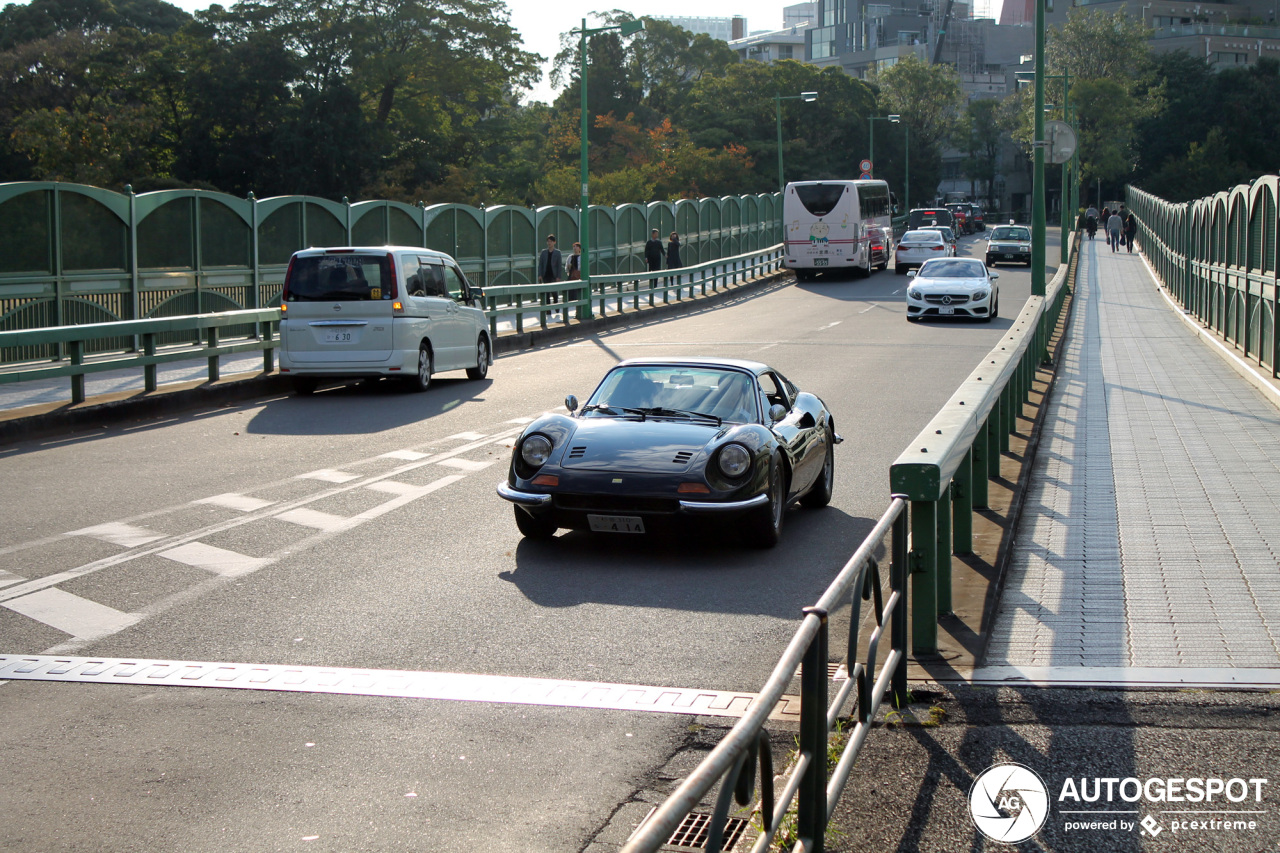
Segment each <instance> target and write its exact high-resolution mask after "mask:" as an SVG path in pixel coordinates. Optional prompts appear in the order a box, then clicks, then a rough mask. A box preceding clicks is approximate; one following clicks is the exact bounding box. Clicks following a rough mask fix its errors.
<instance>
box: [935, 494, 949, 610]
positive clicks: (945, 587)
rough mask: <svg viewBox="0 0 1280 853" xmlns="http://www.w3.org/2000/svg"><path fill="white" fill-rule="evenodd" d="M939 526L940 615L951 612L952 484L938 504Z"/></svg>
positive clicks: (939, 498)
mask: <svg viewBox="0 0 1280 853" xmlns="http://www.w3.org/2000/svg"><path fill="white" fill-rule="evenodd" d="M937 512H938V517H937V524H938V611H937V613H935V614H934V620H935V621H936V620H937V615H938V613H950V612H951V484H950V483H948V484H947V485H945V486H943V488H942V494H941V495H940V496H939V497H938V504H937Z"/></svg>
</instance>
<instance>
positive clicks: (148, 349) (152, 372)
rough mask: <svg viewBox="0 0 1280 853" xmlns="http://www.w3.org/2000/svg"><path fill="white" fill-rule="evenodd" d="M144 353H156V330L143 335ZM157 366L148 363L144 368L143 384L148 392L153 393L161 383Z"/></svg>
mask: <svg viewBox="0 0 1280 853" xmlns="http://www.w3.org/2000/svg"><path fill="white" fill-rule="evenodd" d="M142 354H143V355H148V356H151V355H155V354H156V336H155V333H154V332H147V333H146V334H144V335H143V336H142ZM156 367H157V365H154V364H147V365H144V366H143V368H142V386H143V387H144V388H145V389H146V390H147V393H148V394H150V393H153V392H154V391H155V390H156V388H157V387H159V384H160V383H159V381H158V378H159V377H158V375H157V374H158V371H157V370H156Z"/></svg>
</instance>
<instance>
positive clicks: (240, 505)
mask: <svg viewBox="0 0 1280 853" xmlns="http://www.w3.org/2000/svg"><path fill="white" fill-rule="evenodd" d="M195 503H198V504H210V505H212V506H220V507H225V508H226V509H235V510H239V511H240V512H256V511H257V510H260V509H262V508H263V507H268V506H271V505H272V504H273V503H275V501H264V500H263V499H262V498H251V497H249V496H248V495H238V494H236V493H234V492H228V493H227V494H225V495H214V496H213V497H211V498H204V499H202V500H198V501H195Z"/></svg>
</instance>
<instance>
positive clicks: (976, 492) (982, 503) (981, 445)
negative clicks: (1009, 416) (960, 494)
mask: <svg viewBox="0 0 1280 853" xmlns="http://www.w3.org/2000/svg"><path fill="white" fill-rule="evenodd" d="M990 427H991V418H990V417H989V416H988V417H987V419H986V420H985V421H983V422H982V423H981V424H979V425H978V434H977V435H975V436H974V437H973V448H972V449H971V450H970V451H969V452H970V454H971V458H970V460H969V462H970V465H969V492H970V494H971V495H972V497H971V498H970V501H969V504H970V508H971V509H986V508H987V507H988V505H989V504H988V501H989V500H990V497H989V496H988V495H989V492H988V490H987V486H988V483H987V477H988V473H987V467H988V464H989V463H988V462H987V454H988V451H989V450H990V447H991V437H990V436H989V435H988V434H987V431H988V430H989V429H990Z"/></svg>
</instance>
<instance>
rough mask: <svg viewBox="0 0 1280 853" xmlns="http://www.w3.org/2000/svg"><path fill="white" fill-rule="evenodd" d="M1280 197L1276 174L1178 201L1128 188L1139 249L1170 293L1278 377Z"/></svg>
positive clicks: (1279, 186)
mask: <svg viewBox="0 0 1280 853" xmlns="http://www.w3.org/2000/svg"><path fill="white" fill-rule="evenodd" d="M1278 198H1280V178H1277V177H1276V176H1275V175H1267V176H1265V177H1261V178H1258V179H1256V180H1254V181H1253V182H1252V183H1250V184H1241V185H1239V186H1237V187H1235V188H1233V189H1231V190H1226V191H1223V192H1220V193H1218V194H1216V195H1212V196H1208V197H1205V198H1200V199H1196V200H1195V201H1189V202H1183V203H1181V204H1174V203H1171V202H1168V201H1165V200H1164V199H1162V198H1159V197H1158V196H1154V195H1152V194H1150V193H1148V192H1143V191H1142V190H1140V189H1138V188H1137V187H1128V188H1127V202H1128V205H1129V209H1130V210H1131V211H1133V213H1134V215H1135V216H1136V217H1137V219H1138V248H1139V249H1140V250H1141V251H1142V253H1143V254H1144V255H1146V257H1147V260H1148V262H1149V263H1150V264H1151V267H1152V269H1153V270H1155V273H1156V275H1157V276H1159V278H1160V280H1161V281H1162V282H1163V283H1164V285H1165V287H1167V288H1168V290H1169V294H1170V295H1171V296H1172V297H1173V298H1174V300H1176V301H1177V302H1178V304H1179V305H1181V306H1182V308H1183V309H1184V310H1186V311H1187V312H1188V313H1189V314H1191V315H1192V316H1193V317H1195V318H1196V319H1197V320H1199V321H1200V322H1201V323H1202V324H1204V326H1205V327H1206V328H1208V329H1209V330H1210V331H1212V332H1213V333H1214V334H1216V335H1217V336H1218V337H1219V338H1220V339H1222V340H1223V341H1224V342H1225V343H1228V344H1230V345H1232V346H1233V347H1235V349H1236V351H1237V352H1238V353H1239V354H1240V355H1241V356H1242V357H1244V358H1245V359H1246V360H1247V361H1251V362H1253V363H1254V364H1256V365H1258V366H1259V367H1261V368H1262V369H1263V370H1264V371H1266V372H1267V373H1268V374H1269V375H1270V376H1271V377H1272V378H1276V377H1277V376H1280V372H1278V367H1280V339H1278V338H1277V335H1276V311H1277V298H1278V291H1277V288H1276V248H1277V246H1276V239H1277V220H1276V216H1277V207H1276V205H1277V199H1278Z"/></svg>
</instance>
